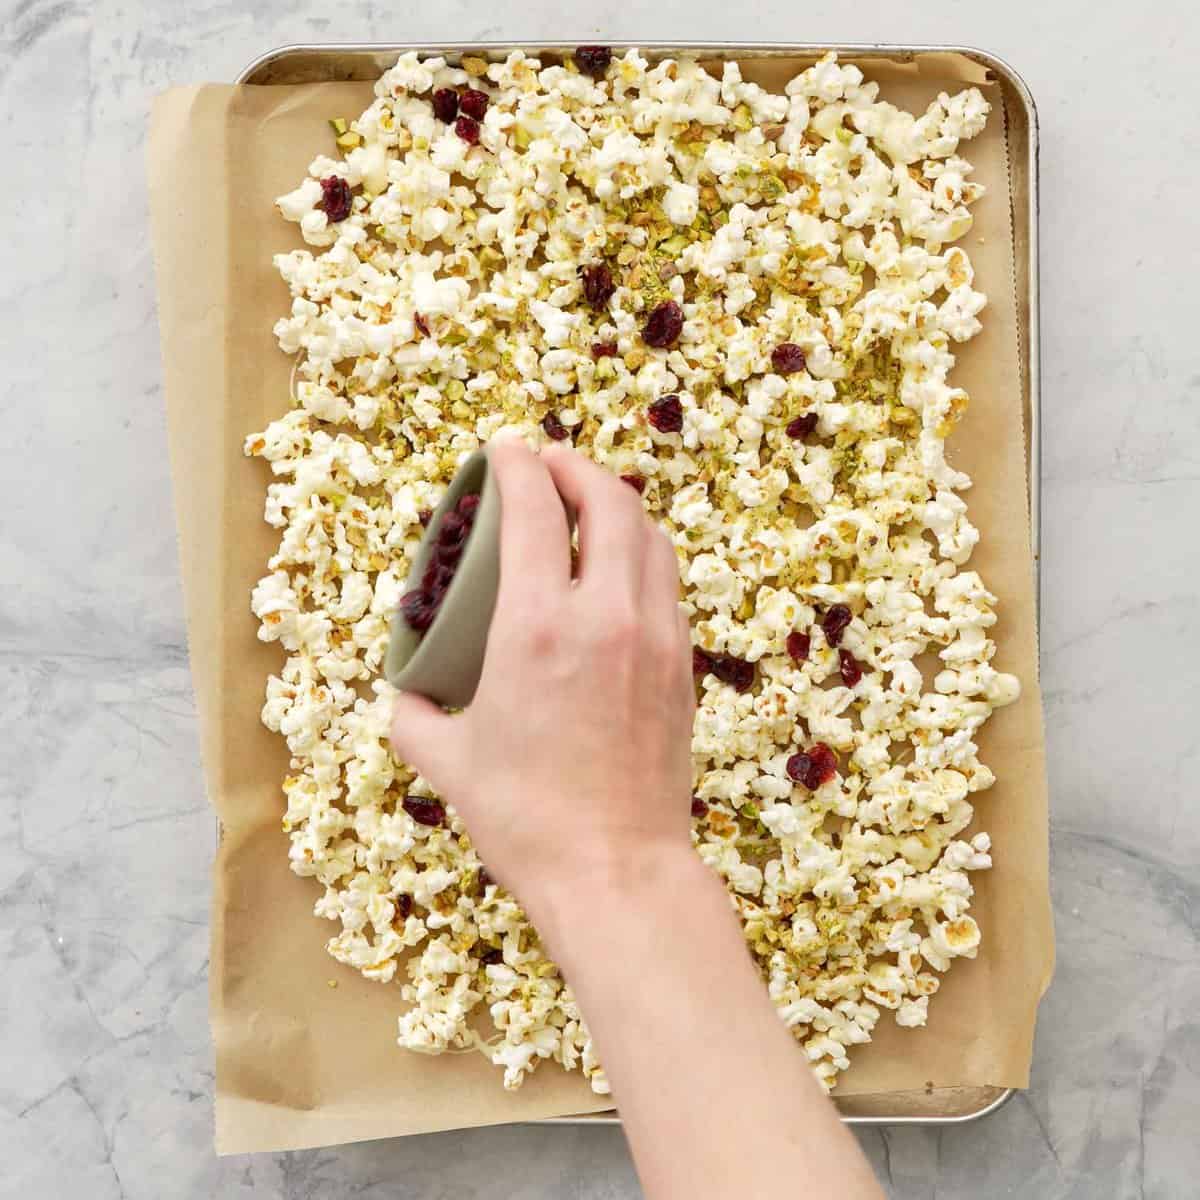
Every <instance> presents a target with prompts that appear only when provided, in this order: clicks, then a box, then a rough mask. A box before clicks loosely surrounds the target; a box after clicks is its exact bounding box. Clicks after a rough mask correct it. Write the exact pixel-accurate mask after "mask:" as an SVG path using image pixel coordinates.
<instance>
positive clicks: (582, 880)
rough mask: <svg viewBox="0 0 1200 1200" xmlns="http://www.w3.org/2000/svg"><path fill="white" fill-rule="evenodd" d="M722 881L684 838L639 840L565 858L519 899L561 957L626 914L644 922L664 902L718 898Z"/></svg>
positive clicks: (626, 916)
mask: <svg viewBox="0 0 1200 1200" xmlns="http://www.w3.org/2000/svg"><path fill="white" fill-rule="evenodd" d="M724 892H725V889H724V887H723V885H722V884H721V882H720V880H719V879H718V878H717V877H716V876H715V875H714V874H713V873H712V872H711V871H710V870H709V869H708V867H706V866H705V865H704V863H703V862H702V861H701V860H700V857H699V855H698V854H697V853H696V851H695V849H694V848H693V846H692V845H691V843H690V842H688V841H686V840H685V839H683V838H678V839H674V838H672V839H670V840H667V839H663V840H647V839H641V840H638V841H636V842H631V843H629V844H624V845H611V846H608V847H604V848H603V849H600V850H596V851H593V852H591V853H589V854H587V855H584V856H571V857H570V858H568V859H566V860H564V864H563V868H562V869H557V868H556V869H554V870H553V871H548V872H544V873H543V874H542V875H541V877H540V878H538V879H537V880H531V881H530V885H529V886H528V887H527V888H526V889H523V894H522V899H523V900H524V901H525V905H526V908H527V910H528V912H529V915H530V917H531V918H532V919H533V922H534V924H535V925H536V926H537V928H538V930H539V932H540V933H541V935H542V936H543V938H544V939H545V940H546V942H547V944H548V945H549V947H550V949H551V951H552V953H553V954H554V955H555V956H556V957H562V956H564V955H566V954H568V953H569V951H570V950H571V949H574V948H578V949H580V950H581V951H583V949H584V948H583V946H582V945H581V943H582V942H583V941H584V940H585V939H586V938H587V935H588V932H589V931H591V930H595V929H596V928H597V927H598V926H601V925H602V926H604V927H606V928H609V929H611V928H612V927H613V926H615V925H619V924H620V923H621V922H622V921H623V920H625V919H626V918H633V919H636V920H641V921H644V920H645V918H646V915H647V914H648V913H649V912H651V911H655V910H661V909H662V908H663V907H664V906H667V907H669V906H671V905H673V904H677V903H687V902H688V901H689V898H699V897H700V896H710V898H711V897H712V896H715V897H717V898H718V899H719V900H720V902H721V903H726V901H725V897H724Z"/></svg>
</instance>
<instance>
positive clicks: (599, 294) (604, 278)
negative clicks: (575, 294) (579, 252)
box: [579, 263, 617, 312]
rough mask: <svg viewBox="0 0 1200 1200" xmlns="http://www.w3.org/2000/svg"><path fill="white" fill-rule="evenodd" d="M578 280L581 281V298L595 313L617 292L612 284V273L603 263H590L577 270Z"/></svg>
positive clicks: (615, 286)
mask: <svg viewBox="0 0 1200 1200" xmlns="http://www.w3.org/2000/svg"><path fill="white" fill-rule="evenodd" d="M579 278H580V279H582V280H583V298H584V299H585V300H586V301H587V302H588V304H590V305H591V306H592V308H594V309H596V311H597V312H599V311H600V309H602V308H604V306H605V305H606V304H607V303H608V302H609V301H610V300H611V299H612V294H613V292H615V291H616V290H617V285H616V284H615V283H614V282H613V276H612V272H611V271H610V270H609V269H608V267H607V266H606V265H605V264H604V263H592V264H590V265H589V266H586V267H580V268H579Z"/></svg>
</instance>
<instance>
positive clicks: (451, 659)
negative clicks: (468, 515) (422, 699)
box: [383, 450, 500, 708]
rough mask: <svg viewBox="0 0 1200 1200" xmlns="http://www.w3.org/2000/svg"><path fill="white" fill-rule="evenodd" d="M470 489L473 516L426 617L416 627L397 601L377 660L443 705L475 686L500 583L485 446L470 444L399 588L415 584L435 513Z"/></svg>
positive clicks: (464, 697)
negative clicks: (474, 497) (434, 609)
mask: <svg viewBox="0 0 1200 1200" xmlns="http://www.w3.org/2000/svg"><path fill="white" fill-rule="evenodd" d="M470 493H476V494H478V496H479V508H478V510H477V511H476V514H475V523H474V525H473V526H472V528H471V534H470V537H468V538H467V543H466V546H465V548H464V549H463V555H462V558H461V559H459V563H458V569H457V571H456V572H455V574H454V578H453V579H452V580H451V581H450V586H449V587H448V588H447V589H446V595H445V597H444V598H443V600H442V604H441V607H440V608H439V609H438V613H437V616H436V617H434V619H433V624H432V625H430V627H429V628H428V629H427V630H426V631H425V633H424V635H422V634H419V633H417V631H416V630H414V629H413V628H412V627H411V626H410V625H409V623H408V622H407V621H406V620H405V619H404V616H403V614H402V613H401V612H400V610H399V608H397V609H396V611H395V612H394V613H393V614H392V626H391V634H390V637H389V640H388V649H387V655H386V657H385V659H384V665H383V671H384V675H385V676H386V677H387V681H388V683H390V684H391V685H392V686H393V687H394V688H398V689H399V690H400V691H403V692H417V693H418V694H420V695H422V696H427V697H428V698H429V699H430V700H434V701H436V702H437V703H438V704H441V705H444V706H445V707H446V708H465V707H466V706H467V705H468V704H470V703H471V699H472V698H473V697H474V695H475V689H476V688H477V687H478V686H479V676H480V674H481V673H482V671H483V655H484V651H485V650H486V649H487V638H488V629H489V628H490V626H491V623H492V612H493V611H494V610H495V607H496V592H497V590H498V588H499V586H500V492H499V489H498V488H497V487H496V483H495V480H494V479H493V478H492V473H491V471H490V470H489V469H488V460H487V451H486V450H476V451H475V453H474V454H472V455H471V457H470V458H468V459H467V460H466V462H464V463H463V465H462V466H461V467H460V468H459V470H458V474H457V475H455V476H454V478H453V479H452V480H451V482H450V486H449V488H448V489H447V490H446V495H445V496H444V497H443V498H442V502H441V503H440V504H439V505H438V506H437V508H436V509H434V512H433V516H432V517H431V518H430V520H429V524H428V525H427V526H426V529H425V535H424V536H423V537H422V538H421V544H420V546H419V547H418V548H417V553H416V557H415V558H414V559H413V565H412V570H411V571H410V572H409V575H408V580H407V582H406V583H405V585H404V590H405V591H406V592H407V591H409V590H410V589H412V588H415V587H417V586H419V584H420V582H421V576H422V575H424V574H425V567H426V565H427V564H428V562H429V559H430V557H431V555H432V554H433V548H434V539H435V538H436V537H437V531H438V528H439V526H440V525H441V523H442V517H443V516H445V514H446V513H447V512H448V511H449V510H450V509H452V508H453V507H454V506H455V505H456V504H457V503H458V501H459V498H460V497H462V496H465V495H468V494H470Z"/></svg>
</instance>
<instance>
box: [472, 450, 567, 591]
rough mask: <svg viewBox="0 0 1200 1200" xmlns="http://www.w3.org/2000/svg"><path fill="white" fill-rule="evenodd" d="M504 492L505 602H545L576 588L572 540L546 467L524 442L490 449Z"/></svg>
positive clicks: (502, 554)
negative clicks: (513, 599) (517, 599)
mask: <svg viewBox="0 0 1200 1200" xmlns="http://www.w3.org/2000/svg"><path fill="white" fill-rule="evenodd" d="M487 455H488V465H489V466H490V468H491V470H492V472H493V473H494V475H495V479H496V486H497V488H498V489H499V492H500V599H505V598H507V597H512V596H519V597H521V596H526V597H536V598H537V599H539V600H545V599H547V598H548V597H549V596H552V595H555V594H557V593H559V592H565V591H566V590H567V588H568V587H569V586H570V583H571V537H570V531H569V530H568V528H567V517H566V513H565V512H564V511H563V506H562V501H561V500H560V499H559V497H558V492H557V490H556V489H555V487H554V480H553V479H551V477H550V472H549V471H548V470H547V469H546V465H545V463H543V462H542V461H541V459H540V458H539V457H538V456H537V455H536V454H534V453H533V451H532V450H530V449H529V447H528V446H526V445H525V443H524V442H522V441H521V440H520V439H519V438H501V439H498V440H497V441H494V442H493V443H492V444H491V445H490V446H489V447H488V452H487Z"/></svg>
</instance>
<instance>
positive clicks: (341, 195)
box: [317, 175, 353, 222]
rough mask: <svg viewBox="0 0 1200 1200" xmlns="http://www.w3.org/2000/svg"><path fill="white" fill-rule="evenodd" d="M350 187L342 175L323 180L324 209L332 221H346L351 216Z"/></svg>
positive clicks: (322, 200)
mask: <svg viewBox="0 0 1200 1200" xmlns="http://www.w3.org/2000/svg"><path fill="white" fill-rule="evenodd" d="M352 200H353V197H352V196H351V195H350V185H349V184H348V183H347V182H346V181H345V180H344V179H343V178H342V177H341V176H340V175H330V176H328V177H327V178H325V179H322V180H321V203H320V204H319V205H318V206H317V207H318V208H320V209H322V210H323V211H324V213H325V216H326V217H328V218H329V220H330V221H335V222H336V221H344V220H345V219H346V218H347V217H348V216H349V215H350V204H351V201H352Z"/></svg>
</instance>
